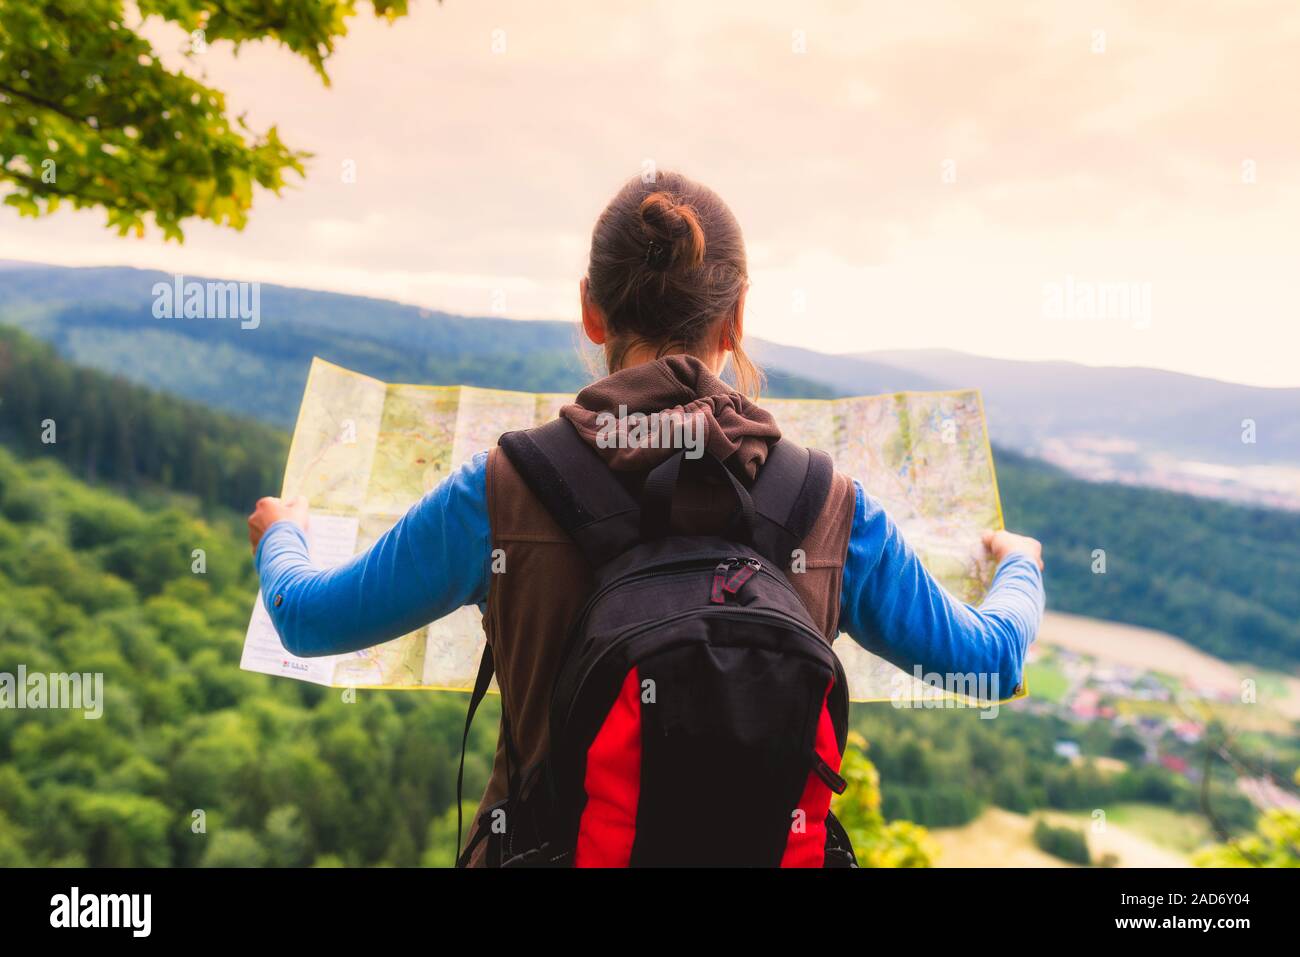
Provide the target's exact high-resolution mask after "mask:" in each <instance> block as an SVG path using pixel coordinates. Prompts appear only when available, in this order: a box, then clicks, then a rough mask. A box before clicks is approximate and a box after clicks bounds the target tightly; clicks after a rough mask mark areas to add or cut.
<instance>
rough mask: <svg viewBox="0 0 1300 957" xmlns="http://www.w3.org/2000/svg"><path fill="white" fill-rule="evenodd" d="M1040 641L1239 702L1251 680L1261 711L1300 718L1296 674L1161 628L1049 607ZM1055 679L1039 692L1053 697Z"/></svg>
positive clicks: (1283, 716)
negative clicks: (1226, 657)
mask: <svg viewBox="0 0 1300 957" xmlns="http://www.w3.org/2000/svg"><path fill="white" fill-rule="evenodd" d="M1038 641H1039V643H1041V644H1043V645H1046V646H1050V647H1053V648H1061V649H1065V650H1067V651H1071V652H1073V653H1075V654H1079V655H1088V656H1090V657H1093V658H1096V659H1097V660H1098V661H1102V662H1106V663H1108V664H1112V665H1121V666H1124V667H1127V668H1132V669H1135V670H1138V671H1151V672H1158V673H1160V674H1162V675H1166V676H1168V677H1170V678H1173V679H1175V680H1176V681H1177V682H1178V683H1179V684H1181V685H1182V686H1184V687H1185V688H1186V689H1187V690H1189V691H1191V692H1193V693H1198V692H1199V693H1201V694H1204V695H1205V696H1207V697H1224V698H1229V699H1232V700H1233V701H1240V700H1241V695H1242V682H1243V680H1246V679H1249V680H1252V681H1254V682H1255V689H1256V695H1257V700H1258V702H1259V703H1260V704H1261V705H1264V706H1265V707H1264V708H1261V709H1260V710H1261V711H1266V712H1273V713H1275V714H1276V715H1278V716H1281V717H1282V718H1284V719H1287V720H1290V721H1295V720H1300V679H1297V678H1295V677H1294V676H1291V675H1282V674H1279V673H1277V672H1272V671H1267V670H1265V669H1261V668H1258V667H1255V666H1253V665H1247V664H1230V663H1228V662H1226V661H1223V660H1221V659H1219V658H1216V657H1214V656H1213V655H1209V654H1206V653H1205V652H1203V651H1200V650H1198V649H1196V648H1193V647H1192V646H1191V645H1189V644H1188V643H1187V642H1185V641H1183V640H1181V639H1179V638H1176V637H1174V636H1173V635H1170V634H1166V633H1164V632H1161V631H1155V630H1152V629H1150V628H1139V627H1137V626H1135V625H1125V624H1121V623H1118V622H1111V621H1102V620H1100V619H1095V618H1083V617H1081V616H1079V615H1068V614H1065V613H1063V612H1051V611H1049V612H1048V613H1047V615H1046V616H1045V617H1044V619H1043V626H1042V629H1041V630H1040V632H1039V635H1038ZM1029 675H1030V684H1029V688H1030V693H1031V694H1034V693H1036V689H1035V687H1034V684H1033V672H1032V671H1030V672H1029ZM1040 677H1041V676H1040ZM1053 682H1054V679H1053V678H1049V680H1048V687H1047V688H1046V689H1045V690H1044V695H1043V697H1044V698H1045V699H1047V700H1054V699H1053V697H1052V695H1053V693H1054V692H1053V689H1054V688H1055V684H1054V683H1053ZM1056 693H1059V689H1056ZM1149 704H1157V703H1155V702H1150V703H1149ZM1236 710H1242V709H1236Z"/></svg>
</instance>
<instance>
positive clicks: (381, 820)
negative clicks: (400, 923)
mask: <svg viewBox="0 0 1300 957" xmlns="http://www.w3.org/2000/svg"><path fill="white" fill-rule="evenodd" d="M196 549H201V550H202V554H203V562H204V567H203V570H202V571H201V572H196V571H195V568H196V564H195V563H196V557H195V550H196ZM255 590H256V584H255V581H254V577H253V572H252V563H251V561H250V560H249V554H248V545H247V541H246V540H245V539H244V536H243V534H242V530H241V529H239V528H238V526H237V524H235V523H233V522H225V521H218V522H215V523H214V522H210V521H205V520H204V519H202V518H200V517H197V516H196V515H194V514H192V513H191V512H189V511H188V510H186V509H184V508H182V507H178V506H172V507H166V508H157V507H151V508H149V509H147V510H146V509H142V508H139V507H137V506H136V505H134V504H132V503H130V502H128V501H126V500H124V499H122V498H120V497H118V496H116V495H114V494H111V493H109V492H107V491H104V490H99V489H93V488H90V487H87V486H86V485H83V484H81V483H80V482H77V481H76V480H74V479H72V478H70V477H69V476H67V475H66V474H65V473H64V471H63V469H62V468H61V467H60V466H58V465H57V464H56V463H54V462H53V461H50V460H49V459H42V460H39V461H35V462H32V463H30V464H26V465H24V464H21V463H19V462H16V461H15V460H14V459H13V457H12V456H11V455H9V453H7V452H5V451H4V450H3V449H0V672H3V673H7V674H10V675H15V674H17V673H18V668H19V666H20V665H21V666H24V667H25V669H26V671H27V673H28V674H31V673H35V672H41V673H50V672H78V673H87V672H102V673H103V675H104V699H105V700H104V704H103V716H102V717H101V718H99V719H97V720H88V719H87V718H85V717H83V716H82V713H81V712H80V711H68V710H57V711H56V710H32V709H28V710H25V711H5V712H3V716H4V717H3V720H0V866H13V865H18V864H87V865H92V866H126V865H147V866H158V865H198V864H207V865H240V864H271V865H275V864H279V865H293V864H312V863H318V864H329V863H344V864H350V865H361V864H381V863H386V864H395V865H402V864H405V865H412V864H418V863H420V862H421V861H425V862H428V863H437V862H439V861H441V862H445V861H447V860H449V859H450V849H451V847H452V845H454V843H455V836H454V835H455V830H454V829H455V817H454V808H453V803H454V787H455V759H456V757H457V755H458V749H459V747H460V727H461V722H462V721H463V719H464V706H465V701H464V698H463V697H462V696H459V695H439V694H418V693H411V694H399V693H389V694H382V693H369V694H367V693H360V694H358V695H357V696H356V700H355V702H354V703H347V702H345V701H344V700H343V698H342V695H341V693H340V692H338V691H330V690H325V689H321V688H318V687H316V686H314V685H309V684H305V683H302V682H297V681H279V680H273V679H270V678H267V677H265V676H263V675H254V674H249V673H247V672H242V671H240V670H239V668H238V662H239V651H240V648H241V646H242V642H243V636H244V629H245V628H246V626H247V624H248V614H249V610H250V608H251V603H252V598H253V595H254V593H255ZM485 707H487V708H488V711H487V713H486V714H484V715H483V716H482V717H480V719H479V720H478V721H477V722H476V729H475V734H474V737H473V744H472V748H471V754H470V758H469V763H468V770H467V792H466V793H467V794H468V795H469V796H470V797H471V798H472V797H475V796H476V795H477V794H478V793H480V791H481V789H482V787H483V784H484V781H485V775H486V768H487V764H486V762H487V760H488V759H489V756H490V754H491V750H492V746H493V744H494V742H495V733H496V727H495V724H496V720H495V707H496V706H495V703H494V702H489V703H488V705H485ZM449 811H451V816H450V817H447V814H448V812H449ZM449 822H450V825H449ZM196 829H197V830H196ZM440 853H441V855H442V856H441V857H439V854H440Z"/></svg>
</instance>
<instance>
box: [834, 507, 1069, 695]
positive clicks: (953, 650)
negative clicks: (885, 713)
mask: <svg viewBox="0 0 1300 957" xmlns="http://www.w3.org/2000/svg"><path fill="white" fill-rule="evenodd" d="M854 486H855V494H856V501H855V504H854V509H853V531H852V533H851V535H850V537H849V551H848V556H847V557H846V558H845V561H844V587H843V591H842V593H841V603H840V630H841V631H844V632H847V633H848V634H849V635H850V636H851V637H852V638H853V639H854V640H855V641H856V642H857V643H858V644H860V645H861V646H862V647H863V648H866V649H867V650H868V651H870V652H871V653H873V654H876V655H879V656H880V657H882V658H884V659H885V660H886V661H889V662H890V663H892V664H894V665H896V666H898V667H899V668H902V669H903V670H904V671H907V672H909V673H911V672H912V670H913V669H914V668H915V667H916V666H918V665H919V666H920V667H921V669H922V670H923V671H925V672H938V673H940V674H970V673H976V674H982V675H988V676H989V680H990V681H992V680H993V679H994V677H996V680H997V682H998V683H997V685H996V686H995V688H996V689H997V692H998V697H1003V698H1006V697H1010V696H1011V695H1012V694H1013V693H1014V691H1015V689H1016V688H1018V687H1019V685H1020V679H1021V674H1022V671H1023V668H1024V662H1025V654H1026V652H1027V651H1028V650H1029V645H1030V643H1031V642H1032V641H1033V640H1034V637H1035V636H1036V635H1037V633H1038V626H1039V624H1040V623H1041V622H1042V618H1043V605H1044V595H1043V577H1042V572H1040V571H1039V569H1038V564H1037V562H1035V561H1034V560H1033V559H1032V558H1029V557H1028V556H1026V555H1008V556H1007V557H1006V558H1005V559H1004V560H1003V561H1002V564H1001V565H999V566H998V570H997V573H996V574H995V575H994V576H993V584H992V586H991V587H990V588H989V591H988V594H987V595H986V596H985V597H984V601H983V602H982V603H981V604H980V605H979V607H978V608H972V607H971V606H970V605H967V604H965V603H963V602H959V601H957V600H956V599H954V598H953V597H952V596H951V595H949V594H948V592H947V591H945V590H944V588H943V586H942V585H940V584H939V583H938V582H937V581H935V580H934V578H932V577H931V576H930V573H929V572H927V571H926V570H925V568H924V567H923V566H922V565H921V562H920V560H919V559H918V558H917V557H916V554H915V553H914V552H913V551H912V549H911V548H909V547H908V545H907V542H905V541H904V540H903V536H902V534H901V533H900V532H899V530H898V526H896V525H895V524H894V522H893V521H892V520H891V519H890V517H889V516H888V515H886V514H885V511H884V509H883V508H881V507H880V504H879V503H878V502H876V501H875V500H874V499H872V498H870V497H869V496H868V495H867V494H866V493H865V492H864V491H863V490H862V486H861V485H859V484H858V483H857V482H856V481H855V482H854Z"/></svg>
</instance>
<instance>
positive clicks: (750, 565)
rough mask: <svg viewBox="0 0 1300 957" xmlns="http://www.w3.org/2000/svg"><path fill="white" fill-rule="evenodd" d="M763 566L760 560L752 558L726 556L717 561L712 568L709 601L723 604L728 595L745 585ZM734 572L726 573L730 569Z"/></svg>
mask: <svg viewBox="0 0 1300 957" xmlns="http://www.w3.org/2000/svg"><path fill="white" fill-rule="evenodd" d="M762 567H763V564H762V562H759V561H758V560H757V559H753V558H728V559H724V560H723V561H721V562H718V567H717V568H715V569H714V570H713V588H712V589H711V590H710V592H709V601H711V602H713V604H715V605H724V604H726V602H727V596H728V595H734V594H736V592H738V591H740V589H741V588H743V587H744V586H745V582H747V581H749V580H750V579H751V578H753V577H754V574H755V573H756V572H757V571H758V570H759V569H760V568H762ZM733 568H734V569H736V571H735V573H734V574H728V573H729V572H731V569H733Z"/></svg>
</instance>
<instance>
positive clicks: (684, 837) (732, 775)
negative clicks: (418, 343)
mask: <svg viewBox="0 0 1300 957" xmlns="http://www.w3.org/2000/svg"><path fill="white" fill-rule="evenodd" d="M499 444H500V446H501V448H502V450H503V452H504V454H505V455H506V456H507V457H508V458H509V459H510V461H511V463H512V464H513V465H514V467H515V469H516V470H517V471H518V473H519V475H520V476H521V478H522V479H523V481H524V482H525V484H526V485H527V486H528V488H529V489H530V490H531V491H532V492H533V494H534V495H535V496H536V497H537V498H538V499H539V501H540V502H541V504H542V505H543V506H544V507H545V508H546V510H547V511H548V512H549V513H550V515H551V516H552V518H554V520H555V521H556V522H557V524H559V525H560V527H561V528H562V529H563V530H564V531H565V532H566V533H567V534H568V535H569V536H570V537H571V538H572V539H573V541H574V543H575V544H576V545H577V546H578V548H579V549H580V550H581V551H582V552H583V554H584V556H585V557H586V559H587V561H588V562H589V563H590V565H591V568H592V570H593V573H594V588H593V591H592V593H591V595H590V597H589V598H588V599H587V601H586V603H585V604H584V605H583V607H582V609H581V611H580V612H579V613H578V615H577V617H576V618H575V620H574V622H573V624H572V627H571V629H570V631H569V634H568V637H567V644H566V646H565V649H564V652H563V656H562V659H561V664H560V667H559V671H558V674H557V678H556V682H555V685H554V689H553V695H552V700H551V708H550V717H549V721H550V728H549V731H550V738H549V749H548V752H547V754H546V756H545V757H544V758H543V759H542V760H541V761H540V762H538V763H537V764H536V765H535V766H533V767H531V768H527V769H522V768H520V767H519V766H518V758H517V755H516V754H515V752H514V746H513V739H512V736H511V732H510V721H509V715H507V714H506V713H505V707H504V699H503V705H502V721H501V724H502V737H503V744H504V749H505V758H506V772H507V773H506V776H507V797H506V798H505V799H504V800H503V801H501V802H499V803H497V804H494V805H492V806H489V807H486V808H483V809H482V810H481V811H480V814H479V816H478V819H477V825H476V828H475V830H474V833H473V834H472V835H471V837H470V839H469V841H468V843H467V844H466V845H465V847H464V852H463V853H462V854H461V856H460V858H459V859H458V861H457V866H465V865H466V864H467V863H468V862H469V860H470V859H471V855H472V854H473V853H474V852H475V850H476V849H477V847H478V845H479V844H480V843H482V842H486V843H487V847H486V850H485V862H486V864H487V865H488V866H502V867H509V866H579V867H584V866H596V867H625V866H634V867H646V866H650V867H653V866H746V867H774V866H802V867H822V866H844V867H856V866H857V863H856V860H855V859H854V856H853V848H852V845H851V843H850V841H849V839H848V836H847V834H846V833H845V832H844V829H843V828H842V827H841V826H840V825H839V822H837V821H836V820H835V818H834V815H832V814H831V813H830V801H831V794H832V792H834V793H836V794H839V793H842V792H843V791H844V789H845V786H846V785H845V782H844V780H843V779H842V778H841V777H840V776H839V773H838V770H839V765H840V758H841V755H842V754H843V751H844V746H845V738H846V735H847V731H848V693H847V683H846V680H845V677H844V670H843V668H842V666H841V665H840V662H839V659H838V658H837V657H836V655H835V654H834V653H833V652H832V651H831V647H830V645H829V644H828V643H827V641H826V640H825V638H824V637H823V636H822V634H821V633H820V631H819V630H818V628H817V626H816V625H815V624H814V623H813V620H812V618H811V616H810V615H809V613H808V610H807V609H806V608H805V607H804V605H803V602H802V601H801V599H800V598H799V596H798V594H797V592H796V591H795V589H794V587H793V586H792V585H791V584H790V582H789V580H788V579H787V578H786V574H785V569H786V568H788V567H790V563H791V561H792V557H793V553H794V551H795V549H796V548H798V546H799V545H800V543H801V542H802V541H803V539H804V538H805V537H806V535H807V534H808V532H809V530H810V529H811V528H812V525H813V523H814V522H815V521H816V519H817V517H818V515H819V514H820V512H821V510H822V506H823V504H824V503H825V500H826V496H827V493H828V491H829V489H830V485H831V477H832V474H833V473H832V466H831V460H830V457H829V456H827V455H826V454H825V453H823V452H817V451H810V450H808V449H804V448H801V447H799V446H797V445H794V444H793V443H790V442H784V441H778V442H777V443H776V444H774V445H773V446H771V449H770V452H769V454H768V457H767V460H766V461H765V463H764V465H763V467H762V468H761V469H760V470H759V474H758V478H757V479H756V480H755V481H754V482H753V484H752V487H751V488H749V489H747V488H746V487H745V486H744V485H743V484H742V483H741V482H740V480H739V479H737V478H736V476H735V475H733V474H732V472H731V471H730V470H729V469H727V468H726V466H725V465H723V463H722V462H721V461H720V460H719V459H717V458H716V457H714V456H712V455H709V454H708V453H705V454H704V456H703V457H701V458H698V459H695V460H688V459H686V455H685V452H684V451H679V452H677V453H676V454H674V455H672V456H671V457H670V458H668V459H667V460H665V461H664V462H662V463H661V464H659V465H658V466H656V467H655V468H654V469H653V470H652V471H651V472H650V473H649V474H648V476H647V477H646V478H645V481H644V483H643V484H642V486H641V488H640V489H639V495H638V494H636V493H637V492H638V490H637V489H635V488H630V487H629V484H630V483H634V482H635V479H633V478H631V477H629V476H623V477H622V478H620V477H619V476H617V475H616V474H615V473H614V472H613V471H611V470H610V469H609V468H608V467H607V466H606V465H605V463H604V461H603V460H602V459H601V458H600V456H599V454H598V453H597V452H596V451H595V450H594V449H593V448H591V447H590V446H589V445H588V444H587V443H586V442H585V441H583V440H582V438H581V437H580V436H579V435H578V434H577V432H576V431H575V430H574V428H573V426H572V424H571V423H569V422H568V420H566V419H556V420H554V421H552V422H549V423H547V424H546V425H543V426H541V427H539V428H535V429H529V430H526V431H517V432H509V433H506V434H505V435H503V436H501V439H500V443H499ZM692 468H703V469H710V470H712V472H713V473H714V474H716V475H718V476H719V477H721V478H722V479H723V480H724V481H725V482H726V483H727V484H729V485H730V487H731V490H732V492H733V493H734V495H735V499H736V508H735V510H734V511H733V512H732V514H731V516H730V518H729V520H728V523H727V526H726V529H725V532H724V534H721V535H698V536H685V535H675V534H671V533H670V529H669V518H670V515H671V509H672V503H673V495H674V491H675V489H676V487H677V484H678V479H679V478H680V476H681V474H682V472H683V471H684V470H686V469H692ZM625 483H628V484H625ZM492 673H493V661H492V649H491V646H490V645H488V646H487V647H486V648H485V650H484V652H483V659H482V662H481V664H480V667H479V673H478V678H477V680H476V682H475V687H474V691H473V694H472V695H471V697H470V704H469V708H468V711H467V714H466V717H465V737H464V738H463V739H462V743H461V765H460V774H459V775H458V776H457V781H456V793H457V808H458V809H459V807H460V801H459V798H460V792H461V786H462V783H463V778H464V769H465V742H466V741H468V736H469V729H470V725H471V723H472V721H473V719H474V712H475V710H476V709H477V707H478V705H479V702H480V701H482V699H483V696H484V694H485V693H486V691H487V687H488V684H489V682H490V681H491V678H492ZM458 813H459V811H458ZM457 847H458V848H459V847H461V844H460V830H459V819H458V828H457Z"/></svg>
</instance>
